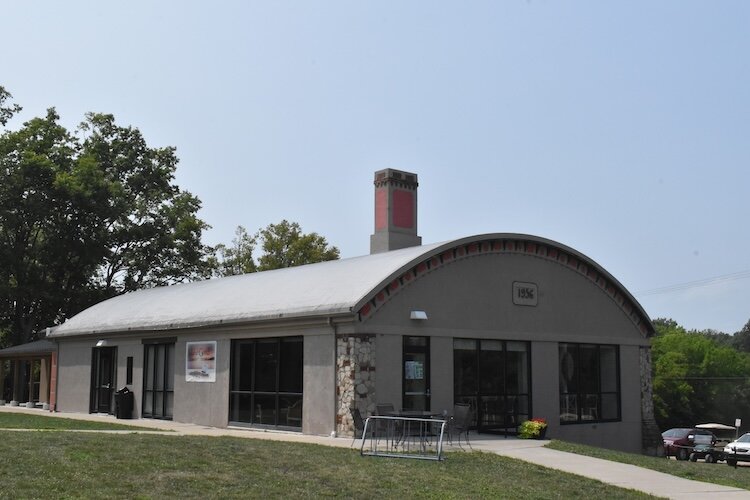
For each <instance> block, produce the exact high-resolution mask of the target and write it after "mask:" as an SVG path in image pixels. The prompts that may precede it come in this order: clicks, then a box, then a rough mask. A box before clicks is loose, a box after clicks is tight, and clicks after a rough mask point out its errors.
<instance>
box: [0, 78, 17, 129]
mask: <svg viewBox="0 0 750 500" xmlns="http://www.w3.org/2000/svg"><path fill="white" fill-rule="evenodd" d="M12 97H13V96H12V95H10V92H8V91H7V90H5V88H4V87H3V86H2V85H0V125H3V126H5V125H6V124H7V123H8V120H10V119H11V118H13V115H15V114H16V113H18V112H19V111H21V106H19V105H18V104H6V101H8V100H10V99H11V98H12Z"/></svg>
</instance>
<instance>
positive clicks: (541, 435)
mask: <svg viewBox="0 0 750 500" xmlns="http://www.w3.org/2000/svg"><path fill="white" fill-rule="evenodd" d="M545 436H547V428H546V427H543V428H542V429H540V430H539V435H538V436H537V437H535V438H534V439H544V438H545Z"/></svg>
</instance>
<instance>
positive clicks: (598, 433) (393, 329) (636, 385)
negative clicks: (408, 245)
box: [361, 254, 649, 451]
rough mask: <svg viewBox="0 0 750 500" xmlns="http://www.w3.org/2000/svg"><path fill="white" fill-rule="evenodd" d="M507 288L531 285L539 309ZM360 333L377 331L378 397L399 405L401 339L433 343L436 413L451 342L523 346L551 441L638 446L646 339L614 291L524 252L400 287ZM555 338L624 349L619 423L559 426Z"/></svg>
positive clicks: (448, 402) (447, 391)
mask: <svg viewBox="0 0 750 500" xmlns="http://www.w3.org/2000/svg"><path fill="white" fill-rule="evenodd" d="M513 282H529V283H534V284H536V285H537V287H538V303H537V305H536V306H521V305H516V304H514V303H513V296H512V292H513ZM413 310H421V311H425V312H426V313H427V316H428V319H427V320H422V321H417V320H411V319H409V317H410V311H413ZM361 329H362V331H367V332H369V333H377V335H378V349H379V364H378V385H377V393H378V400H379V401H393V402H394V403H396V405H397V406H398V405H400V402H401V353H402V347H401V346H402V344H401V342H402V336H403V335H424V336H429V337H430V338H431V349H430V352H431V374H430V375H431V393H432V398H431V404H432V410H433V411H436V412H439V411H442V409H444V408H446V407H447V408H450V407H451V406H452V404H453V339H454V338H477V339H501V340H521V341H528V342H530V348H531V383H532V386H531V388H532V402H531V404H532V414H533V415H532V416H542V417H545V418H547V419H548V421H549V424H550V428H549V434H548V435H549V436H551V437H559V438H562V439H569V440H572V441H578V442H583V443H589V444H592V445H597V446H606V447H610V448H619V449H623V450H627V451H639V450H640V447H641V414H640V407H641V399H640V397H641V396H640V370H639V346H643V345H648V344H649V341H648V339H646V338H644V337H643V336H642V334H641V333H640V331H639V330H638V328H637V327H636V325H634V324H633V322H632V321H631V319H630V318H629V317H628V316H627V315H626V314H625V313H624V312H623V310H622V309H621V308H620V306H619V305H618V304H617V303H616V302H615V300H613V298H612V297H611V296H610V295H608V294H607V293H606V292H605V291H604V290H602V289H601V288H600V287H599V286H597V285H596V284H595V283H593V282H592V281H590V280H588V279H587V278H586V277H585V276H583V275H581V274H580V273H579V272H576V271H574V270H571V269H569V268H567V267H566V266H564V265H560V264H558V263H556V262H553V261H549V260H544V259H539V258H536V257H534V256H532V255H523V254H483V255H477V256H472V257H467V258H463V259H460V260H457V261H454V262H451V263H449V264H444V265H442V266H440V267H438V268H437V269H436V270H435V271H428V272H427V273H425V274H423V275H422V276H420V277H419V278H417V279H414V280H412V281H410V282H409V283H406V284H405V285H403V286H402V287H401V289H400V290H399V291H398V293H395V294H393V295H392V296H391V297H390V298H389V299H388V300H387V301H386V302H385V303H384V304H382V305H380V307H379V308H378V309H377V310H376V311H375V312H374V313H373V314H371V315H370V317H368V318H367V320H366V321H364V322H363V324H362V325H361ZM559 342H578V343H597V344H613V345H619V346H620V397H621V409H622V420H621V421H620V422H610V423H594V424H569V425H560V423H559V413H560V407H559V400H560V396H559V378H558V362H559V360H558V356H559V355H558V343H559ZM381 352H382V354H381ZM383 358H385V360H386V362H383ZM383 365H385V367H384V366H383ZM381 368H383V369H384V370H386V372H385V373H383V371H381Z"/></svg>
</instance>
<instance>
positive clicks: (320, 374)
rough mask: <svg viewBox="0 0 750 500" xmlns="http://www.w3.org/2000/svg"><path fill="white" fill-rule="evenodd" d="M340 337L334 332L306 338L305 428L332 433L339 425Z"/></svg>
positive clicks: (306, 429) (314, 431) (303, 399)
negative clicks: (337, 338) (337, 344)
mask: <svg viewBox="0 0 750 500" xmlns="http://www.w3.org/2000/svg"><path fill="white" fill-rule="evenodd" d="M335 342H336V339H335V337H334V335H333V333H327V334H318V335H307V336H305V338H304V354H303V356H304V372H303V375H302V376H303V384H304V386H303V392H302V394H303V395H302V432H304V433H305V434H318V435H321V436H325V435H330V434H331V432H333V431H334V430H335V428H336V425H335V424H336V396H335V392H336V385H335V377H336V370H335V366H336V356H335V351H336V343H335Z"/></svg>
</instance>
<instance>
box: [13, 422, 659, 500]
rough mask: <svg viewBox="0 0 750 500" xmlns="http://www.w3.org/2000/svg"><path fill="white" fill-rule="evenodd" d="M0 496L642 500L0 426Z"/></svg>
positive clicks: (282, 453) (257, 448)
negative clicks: (578, 499)
mask: <svg viewBox="0 0 750 500" xmlns="http://www.w3.org/2000/svg"><path fill="white" fill-rule="evenodd" d="M0 485H1V487H0V497H7V498H18V497H22V498H27V497H44V498H49V497H52V498H59V497H86V498H90V497H97V498H108V497H116V498H155V497H169V498H175V497H179V498H198V497H200V498H224V497H256V498H265V497H273V498H279V497H285V498H295V497H308V498H309V497H323V496H335V497H345V498H375V497H386V498H412V497H420V498H429V497H434V498H514V499H516V498H540V499H541V498H545V499H547V498H586V499H588V498H607V499H610V498H647V496H646V495H642V494H640V493H637V492H633V491H628V490H623V489H620V488H616V487H614V486H609V485H606V484H604V483H600V482H598V481H594V480H590V479H586V478H582V477H578V476H574V475H571V474H566V473H563V472H558V471H554V470H551V469H546V468H544V467H539V466H535V465H531V464H528V463H525V462H521V461H517V460H512V459H509V458H505V457H500V456H497V455H492V454H487V453H478V452H476V453H462V452H455V453H449V454H448V456H447V459H446V460H445V461H444V462H425V461H417V460H405V459H387V458H372V457H361V456H360V455H359V453H358V452H357V451H355V450H349V449H340V448H332V447H326V446H318V445H311V444H298V443H285V442H275V441H263V440H256V439H243V438H230V437H221V438H215V437H192V436H191V437H181V436H164V435H153V434H152V435H147V434H109V435H105V434H90V433H70V432H30V433H29V432H23V433H21V432H13V431H0Z"/></svg>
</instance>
